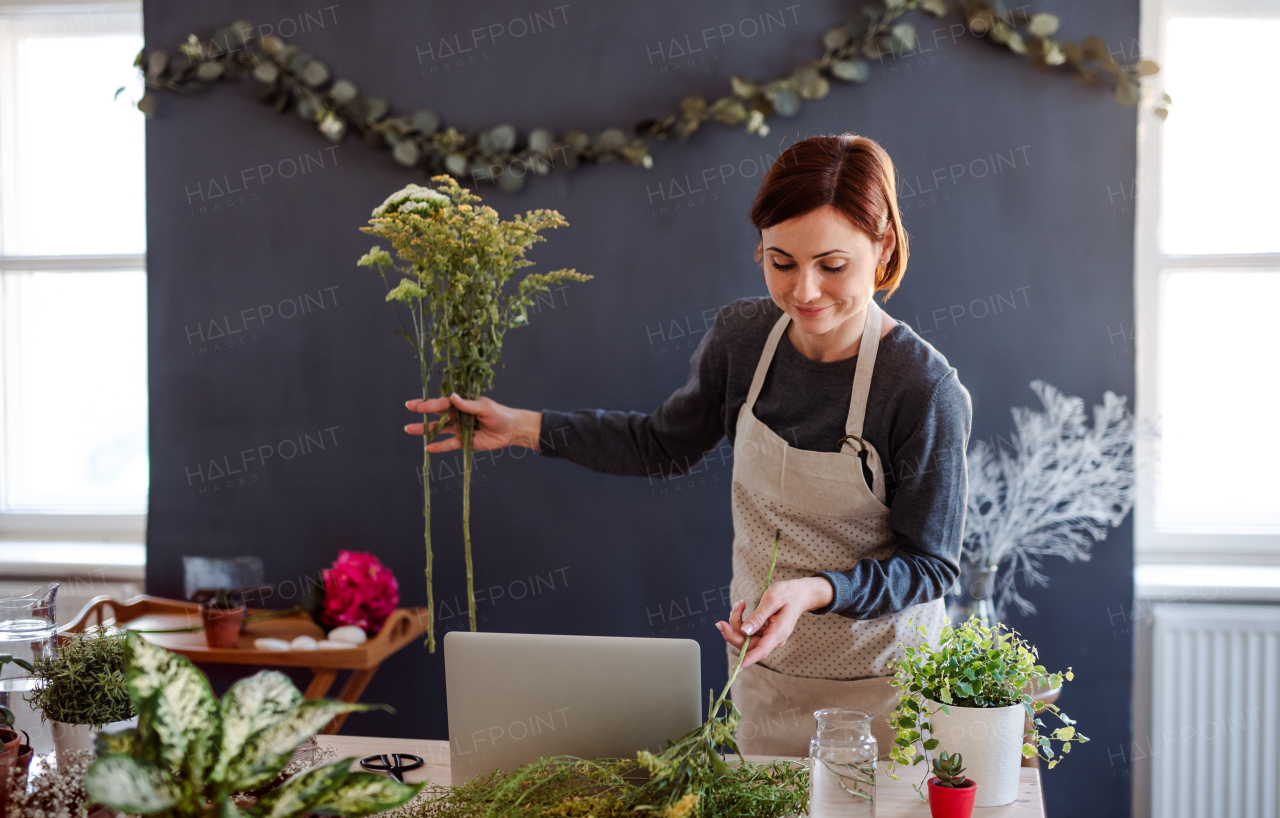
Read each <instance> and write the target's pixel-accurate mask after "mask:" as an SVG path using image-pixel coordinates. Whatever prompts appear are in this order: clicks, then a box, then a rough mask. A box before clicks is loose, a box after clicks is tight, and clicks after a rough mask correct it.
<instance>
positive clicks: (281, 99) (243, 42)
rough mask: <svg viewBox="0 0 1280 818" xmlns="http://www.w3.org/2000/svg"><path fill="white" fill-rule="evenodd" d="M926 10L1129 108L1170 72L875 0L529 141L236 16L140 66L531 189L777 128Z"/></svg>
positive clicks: (923, 2) (420, 163)
mask: <svg viewBox="0 0 1280 818" xmlns="http://www.w3.org/2000/svg"><path fill="white" fill-rule="evenodd" d="M915 10H921V11H925V12H928V13H929V14H930V15H932V16H934V17H944V16H946V15H949V14H951V13H952V11H953V10H958V12H959V16H960V18H961V19H962V20H963V21H964V27H963V29H962V30H963V31H965V33H966V34H968V35H971V36H972V38H973V39H977V40H985V41H986V42H988V43H991V44H993V45H995V46H997V47H999V48H1002V49H1006V50H1007V51H1008V52H1012V53H1013V54H1016V55H1018V56H1020V57H1023V58H1025V59H1026V60H1027V62H1028V63H1030V65H1031V66H1032V67H1033V68H1035V69H1037V70H1040V71H1049V70H1050V69H1053V68H1062V69H1064V70H1069V71H1071V72H1072V73H1073V74H1074V76H1075V78H1076V81H1077V82H1079V83H1081V84H1082V85H1097V84H1099V82H1100V80H1101V78H1102V76H1103V75H1104V74H1105V75H1109V76H1110V78H1111V81H1112V83H1113V86H1114V90H1113V96H1114V98H1115V100H1116V101H1117V102H1119V103H1120V104H1122V105H1129V106H1132V105H1136V104H1137V103H1138V101H1139V99H1140V83H1141V81H1142V78H1143V77H1146V76H1149V75H1151V74H1154V73H1156V72H1157V71H1159V70H1160V69H1159V67H1158V66H1157V65H1156V64H1155V63H1154V62H1151V61H1150V60H1141V61H1139V62H1137V63H1134V64H1131V65H1130V64H1125V65H1122V64H1120V63H1118V62H1117V61H1116V60H1115V58H1114V57H1113V56H1112V55H1111V53H1110V51H1109V50H1108V49H1107V46H1106V44H1105V43H1104V42H1103V41H1102V40H1101V39H1099V38H1098V37H1085V38H1084V39H1083V40H1082V41H1080V42H1079V43H1074V42H1070V41H1066V40H1061V39H1058V38H1056V37H1055V36H1054V35H1056V34H1057V31H1058V29H1059V27H1060V21H1059V19H1058V17H1057V16H1055V15H1053V14H1047V13H1043V12H1042V13H1037V14H1032V13H1030V12H1029V11H1028V10H1027V7H1026V6H1019V7H1018V8H1016V9H1013V10H1009V9H1007V8H1006V7H1005V6H1004V5H1003V4H1001V3H995V4H994V5H993V4H990V3H987V2H985V0H959V2H958V3H955V2H951V1H950V0H863V2H862V3H861V4H860V5H859V6H858V8H857V11H856V12H855V13H854V14H853V16H852V17H851V18H850V19H849V20H848V21H847V22H845V23H843V24H840V25H836V26H834V27H832V28H829V29H828V30H827V31H825V32H824V33H823V35H822V38H821V46H822V49H823V50H822V52H821V56H820V57H818V58H817V59H810V60H805V61H802V62H800V63H799V64H797V65H795V66H794V67H793V68H792V69H791V70H790V71H789V72H784V73H782V74H780V75H778V76H775V77H774V78H773V79H771V80H759V81H753V80H750V79H748V78H745V77H742V76H738V75H734V76H733V77H732V78H731V79H730V88H729V91H730V93H728V94H726V95H725V96H722V97H720V98H718V99H715V100H713V101H710V102H709V101H708V100H706V99H705V98H703V97H701V96H698V95H689V96H685V97H684V98H683V99H681V100H680V102H679V103H678V105H677V106H676V110H674V111H671V112H669V113H667V114H666V115H660V116H655V117H650V118H647V119H643V120H641V121H639V122H637V123H635V124H634V125H632V126H631V127H630V128H625V127H618V126H604V127H600V128H594V129H592V130H591V131H590V132H588V131H585V130H578V129H551V128H546V127H539V128H535V129H533V130H531V131H530V132H529V133H528V134H527V135H524V136H522V135H521V134H519V133H517V131H516V129H515V127H514V126H512V125H510V124H507V123H503V124H500V125H497V126H495V127H491V128H486V129H478V130H467V129H465V128H457V127H444V125H443V123H442V120H441V116H440V115H439V114H437V113H436V112H434V111H429V110H417V111H412V112H401V113H399V114H397V115H392V113H391V106H390V105H389V104H388V103H387V101H386V100H385V99H381V98H379V97H373V96H368V95H365V94H362V93H361V92H360V89H359V88H357V86H356V84H355V83H353V82H352V81H351V80H349V79H345V78H336V77H334V75H333V73H332V71H331V70H330V69H329V66H328V65H327V64H326V63H324V62H323V61H322V60H320V59H318V58H316V57H315V56H313V55H311V54H310V53H308V52H307V51H305V50H304V49H302V48H301V47H299V46H298V45H296V44H294V43H286V42H285V41H284V40H282V39H281V38H279V37H276V36H272V35H268V36H265V37H261V38H255V37H254V30H253V25H252V24H251V23H250V22H249V21H248V20H237V21H235V22H232V23H231V24H229V25H227V26H224V27H222V28H219V29H216V30H215V31H214V32H213V33H212V35H211V36H209V37H208V38H206V39H203V40H202V39H201V38H199V37H197V36H196V35H195V34H191V35H190V36H189V37H188V38H187V40H186V42H184V43H182V44H181V45H179V46H178V48H176V49H174V50H173V51H172V52H170V51H166V50H162V49H153V50H151V51H147V50H145V49H144V50H143V51H141V52H139V53H138V57H137V59H136V60H135V61H134V64H135V65H136V66H137V67H138V68H139V70H140V71H141V72H142V75H143V80H144V82H145V85H146V88H147V91H146V93H145V94H144V95H143V97H142V99H141V100H139V101H138V108H139V109H140V110H142V111H143V112H144V113H146V114H147V115H148V116H150V115H152V114H153V113H154V112H155V110H156V92H157V91H171V92H175V93H179V94H191V93H198V92H200V91H202V90H204V89H206V88H208V87H209V86H210V85H212V84H213V83H217V82H224V81H228V82H239V81H248V80H252V81H253V83H254V88H255V91H256V94H257V97H258V99H260V100H261V101H262V102H264V103H265V104H267V105H269V106H271V107H272V108H274V109H275V110H276V111H277V112H283V111H285V110H287V109H289V108H290V107H292V108H293V109H294V110H295V111H296V112H297V114H298V116H300V117H301V118H302V119H303V120H305V121H306V122H308V123H310V124H312V125H313V126H314V127H315V128H316V130H317V131H318V132H319V133H321V134H323V135H324V137H325V138H327V139H329V140H331V141H333V142H340V141H341V140H342V139H343V138H344V137H346V135H347V134H348V133H355V134H358V135H360V136H361V137H362V138H363V140H364V141H365V142H366V143H367V144H370V145H373V146H375V147H379V148H384V149H387V150H389V151H390V153H391V157H392V158H393V159H394V160H395V161H396V162H398V163H399V164H401V165H404V166H406V167H412V168H419V169H422V170H424V171H425V172H427V173H433V174H434V173H448V174H450V175H452V176H455V177H459V178H466V177H470V178H472V179H473V180H475V181H477V182H479V181H488V182H493V183H495V184H497V185H500V186H502V187H503V188H505V189H508V190H518V189H520V188H521V187H523V185H524V184H525V181H526V180H527V179H528V178H529V177H531V176H534V175H537V176H544V175H546V174H549V173H550V172H551V171H552V170H556V169H558V170H573V169H574V168H576V167H577V166H578V165H579V164H605V163H608V162H628V163H630V164H633V165H639V166H641V167H645V168H649V167H652V166H653V157H652V156H651V155H650V153H649V147H650V143H651V142H654V141H659V140H666V139H676V138H679V139H684V138H686V137H688V136H690V135H691V134H693V133H694V132H696V131H697V130H698V129H699V128H700V127H701V126H702V125H703V124H704V123H705V122H708V121H711V120H714V121H715V122H718V123H721V124H725V125H730V126H737V125H741V124H743V123H745V126H746V129H747V131H748V132H749V133H757V134H759V135H760V136H764V135H766V134H768V132H769V126H768V124H767V120H769V119H770V118H772V117H792V116H795V115H796V114H797V113H799V112H800V109H801V107H802V105H803V104H804V102H805V101H810V100H821V99H823V98H825V97H826V96H827V95H828V93H829V92H830V88H831V83H832V82H833V81H834V82H837V83H863V82H866V81H867V80H868V79H869V78H870V77H871V73H872V64H883V63H884V61H885V60H886V59H888V60H890V61H893V60H897V59H901V58H908V59H909V58H911V57H914V56H916V54H917V53H918V52H917V34H916V29H915V26H914V25H912V24H911V23H909V22H903V21H900V19H899V18H900V17H901V16H902V15H903V14H904V13H906V12H908V11H915ZM954 25H960V24H959V23H955V24H954ZM938 30H943V29H938ZM948 30H950V29H948ZM891 65H892V63H891ZM123 90H124V89H123V88H122V89H121V91H123ZM117 93H119V92H117ZM1169 102H1170V100H1169V99H1168V95H1165V96H1164V97H1163V98H1162V99H1161V100H1160V102H1159V103H1158V105H1157V107H1155V108H1154V112H1155V113H1156V115H1157V116H1160V117H1161V118H1162V119H1163V118H1164V117H1166V116H1167V115H1168V105H1169Z"/></svg>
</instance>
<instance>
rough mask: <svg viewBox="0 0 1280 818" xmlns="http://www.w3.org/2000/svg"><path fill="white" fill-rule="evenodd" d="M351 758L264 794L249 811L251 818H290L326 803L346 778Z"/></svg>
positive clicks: (298, 777) (304, 774)
mask: <svg viewBox="0 0 1280 818" xmlns="http://www.w3.org/2000/svg"><path fill="white" fill-rule="evenodd" d="M352 761H355V759H353V758H344V759H342V760H341V761H335V762H333V763H332V764H325V765H322V766H320V767H313V768H312V769H310V770H307V771H305V772H301V773H298V774H297V775H295V776H293V777H292V778H290V779H289V780H288V781H287V782H285V783H284V784H283V785H281V786H279V787H277V788H276V789H274V790H272V791H271V792H269V793H267V794H266V795H264V796H263V797H262V798H261V799H260V800H259V801H258V803H256V804H254V805H253V806H252V807H251V808H250V809H249V810H248V813H249V815H251V816H253V818H294V816H295V815H301V814H303V813H304V812H310V811H311V809H312V807H314V806H315V805H316V804H318V803H321V802H322V801H324V800H326V798H327V797H328V796H329V795H331V794H332V793H333V792H334V791H335V790H337V789H338V788H339V787H340V786H342V783H343V782H344V781H346V779H347V776H348V775H350V774H351V773H350V769H351V762H352Z"/></svg>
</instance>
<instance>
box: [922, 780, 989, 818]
mask: <svg viewBox="0 0 1280 818" xmlns="http://www.w3.org/2000/svg"><path fill="white" fill-rule="evenodd" d="M937 781H938V779H937V778H936V777H935V778H930V779H929V813H930V814H931V815H932V816H933V818H969V816H970V815H972V814H973V798H974V796H975V795H977V794H978V782H976V781H974V780H973V779H972V778H970V779H969V786H967V787H960V788H959V789H956V788H954V787H939V786H938V784H937Z"/></svg>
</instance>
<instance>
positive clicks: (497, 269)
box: [358, 176, 591, 653]
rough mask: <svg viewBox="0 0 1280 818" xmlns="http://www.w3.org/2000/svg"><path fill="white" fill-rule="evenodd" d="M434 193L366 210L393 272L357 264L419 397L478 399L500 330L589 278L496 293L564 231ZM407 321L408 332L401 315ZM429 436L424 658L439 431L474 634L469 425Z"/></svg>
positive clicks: (411, 191)
mask: <svg viewBox="0 0 1280 818" xmlns="http://www.w3.org/2000/svg"><path fill="white" fill-rule="evenodd" d="M431 181H432V182H434V183H436V187H435V189H432V188H428V187H422V186H420V185H409V186H407V187H405V188H403V189H401V190H399V191H397V192H395V193H393V194H392V195H391V196H389V197H387V200H386V201H385V202H383V203H382V204H381V205H379V206H378V207H377V208H375V209H374V211H373V217H372V218H371V219H369V225H368V226H367V227H361V228H360V229H361V231H363V232H365V233H372V234H374V235H376V236H381V237H383V238H385V239H387V240H388V241H389V242H390V243H391V245H392V247H393V248H394V250H395V252H396V257H397V260H398V263H397V262H396V261H393V260H392V258H391V255H390V254H389V253H388V252H387V251H386V250H384V249H382V248H381V247H379V246H376V245H375V246H374V247H373V248H372V249H370V250H369V252H368V253H366V254H365V255H364V256H363V257H361V259H360V261H359V262H358V263H359V264H360V265H361V266H364V267H373V268H374V269H376V270H377V272H378V274H379V275H380V276H381V277H382V280H383V282H384V283H385V284H386V285H387V301H389V302H391V304H392V306H393V307H395V308H396V314H397V316H398V317H399V320H400V322H401V328H400V333H401V334H402V335H403V336H404V337H405V338H406V339H408V341H409V342H410V344H411V345H412V346H413V347H414V350H415V351H416V353H417V356H418V364H419V367H418V368H419V375H420V379H421V383H422V397H423V399H426V398H427V397H428V395H429V382H430V379H431V376H432V375H433V374H434V373H436V372H438V373H439V375H440V394H441V395H442V396H445V397H447V396H449V395H451V394H453V393H457V394H458V395H459V396H460V397H463V398H466V399H468V400H476V399H478V398H480V397H482V396H483V395H484V394H485V393H486V392H488V391H489V390H490V389H492V388H493V381H494V377H495V375H496V374H497V368H498V367H499V366H501V362H502V341H503V338H504V337H505V335H506V332H507V330H509V329H513V328H515V327H522V326H527V325H528V323H529V312H528V308H529V307H531V306H533V304H534V303H535V300H536V299H537V297H538V296H549V295H550V293H551V286H552V285H553V284H558V283H560V282H562V281H586V280H588V279H590V278H591V276H589V275H584V274H582V273H579V272H577V271H575V270H570V269H562V270H555V271H552V272H549V273H531V274H529V275H527V276H525V277H524V278H523V279H522V280H521V281H520V282H519V284H518V285H517V286H516V288H515V291H514V292H510V293H504V292H503V289H504V287H505V285H506V284H507V282H508V281H509V280H510V279H511V278H512V276H513V275H514V274H515V271H516V270H517V269H519V268H521V267H528V266H530V265H532V264H533V262H532V261H529V260H527V259H526V258H525V253H526V251H527V250H528V248H529V247H530V246H532V245H533V244H534V243H536V242H540V241H546V239H545V238H543V237H542V236H540V235H538V234H539V232H540V231H542V230H547V229H550V228H554V227H565V226H567V225H568V222H566V221H565V220H564V217H563V216H561V215H560V214H559V213H558V212H556V211H554V210H543V209H540V210H531V211H529V212H528V213H526V214H524V215H523V216H521V215H516V216H515V217H513V218H512V219H511V220H510V221H502V220H501V219H500V218H499V217H498V212H497V211H496V210H494V209H493V208H491V207H488V206H485V205H479V204H477V203H478V202H479V201H480V197H479V196H476V195H474V194H472V193H470V192H469V191H467V190H466V189H464V188H462V187H461V186H460V185H459V184H458V183H457V181H456V180H454V179H453V177H451V176H433V177H432V178H431ZM396 277H398V278H399V280H398V281H395V280H394V279H395V278H396ZM406 312H407V313H408V317H409V320H408V322H407V323H406V322H405V319H404V314H403V313H406ZM449 414H450V419H449V420H444V419H442V420H441V422H440V423H439V424H438V425H437V428H436V429H435V430H434V431H433V430H431V429H430V424H426V426H427V428H426V429H425V430H424V432H425V434H424V435H423V444H422V445H423V450H422V496H423V505H422V514H423V518H424V525H425V529H424V534H423V539H424V542H425V545H426V552H427V567H426V576H427V605H428V608H429V613H428V622H427V646H428V650H430V651H431V652H433V653H434V652H435V602H434V595H433V592H432V550H431V455H430V453H429V452H428V451H427V446H428V445H429V444H430V443H431V441H432V440H433V439H434V438H435V436H436V435H438V434H439V433H440V432H441V431H446V430H447V431H451V432H453V433H454V434H455V435H457V437H458V441H459V443H460V444H461V448H462V474H463V486H462V537H463V548H464V552H465V556H466V566H467V609H468V614H469V619H470V625H471V630H473V631H474V630H475V629H476V600H475V576H474V574H475V572H474V564H473V562H472V556H471V472H472V468H473V466H474V453H473V445H474V442H475V433H476V417H475V416H474V415H471V414H469V413H466V412H458V411H456V410H451V411H450V413H449Z"/></svg>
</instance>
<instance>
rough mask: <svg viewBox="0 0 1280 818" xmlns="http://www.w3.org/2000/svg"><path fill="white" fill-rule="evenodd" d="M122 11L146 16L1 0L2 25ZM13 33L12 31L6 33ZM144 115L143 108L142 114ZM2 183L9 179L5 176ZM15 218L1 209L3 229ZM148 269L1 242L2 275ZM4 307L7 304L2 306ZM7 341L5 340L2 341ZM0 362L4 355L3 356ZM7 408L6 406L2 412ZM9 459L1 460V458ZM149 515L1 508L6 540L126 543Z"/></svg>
mask: <svg viewBox="0 0 1280 818" xmlns="http://www.w3.org/2000/svg"><path fill="white" fill-rule="evenodd" d="M94 13H103V14H119V13H131V14H137V15H139V16H141V14H142V5H141V3H140V2H129V3H91V2H75V0H71V2H68V1H67V0H57V2H50V3H32V2H30V0H27V1H26V2H18V3H15V2H7V0H0V27H7V26H8V25H9V23H10V21H11V20H12V19H14V18H18V19H20V18H22V17H47V16H56V15H63V14H80V15H85V14H94ZM0 33H3V34H6V35H7V32H0ZM10 43H11V41H10V40H9V38H8V37H7V36H0V168H5V167H13V166H14V165H15V163H16V162H17V156H16V153H15V146H14V139H13V130H12V125H11V123H12V122H13V119H14V95H15V89H14V87H13V85H12V82H13V76H14V72H13V70H12V66H13V62H12V60H13V57H14V55H13V54H12V53H11V48H10ZM139 116H141V113H139ZM0 184H8V183H6V182H5V181H4V180H3V179H2V178H0ZM3 193H4V194H5V195H0V208H3V206H4V202H5V201H9V202H12V201H14V199H13V195H12V190H11V189H9V190H5V191H3ZM9 222H10V220H8V219H7V218H5V214H4V213H3V212H2V211H0V229H3V228H4V227H5V226H6V223H9ZM146 269H147V258H146V255H145V254H144V255H101V256H83V255H73V256H14V255H5V254H4V249H3V244H2V243H0V275H3V274H4V273H5V272H6V271H9V270H13V271H31V272H38V271H42V270H56V271H59V272H110V271H115V270H142V271H144V272H145V271H146ZM0 306H2V305H0ZM0 343H2V341H0ZM0 366H3V358H2V357H0ZM2 383H3V381H2V380H0V400H3V399H4V394H3V389H2ZM3 411H4V407H3V406H0V413H3ZM4 437H5V436H4V433H3V428H2V427H0V458H3V457H4V454H5V452H4V443H5V441H4ZM2 462H3V461H2V460H0V463H2ZM146 526H147V515H146V514H70V513H46V514H37V513H15V512H7V511H4V510H3V509H2V508H0V542H5V541H64V542H124V543H142V542H145V540H146Z"/></svg>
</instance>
